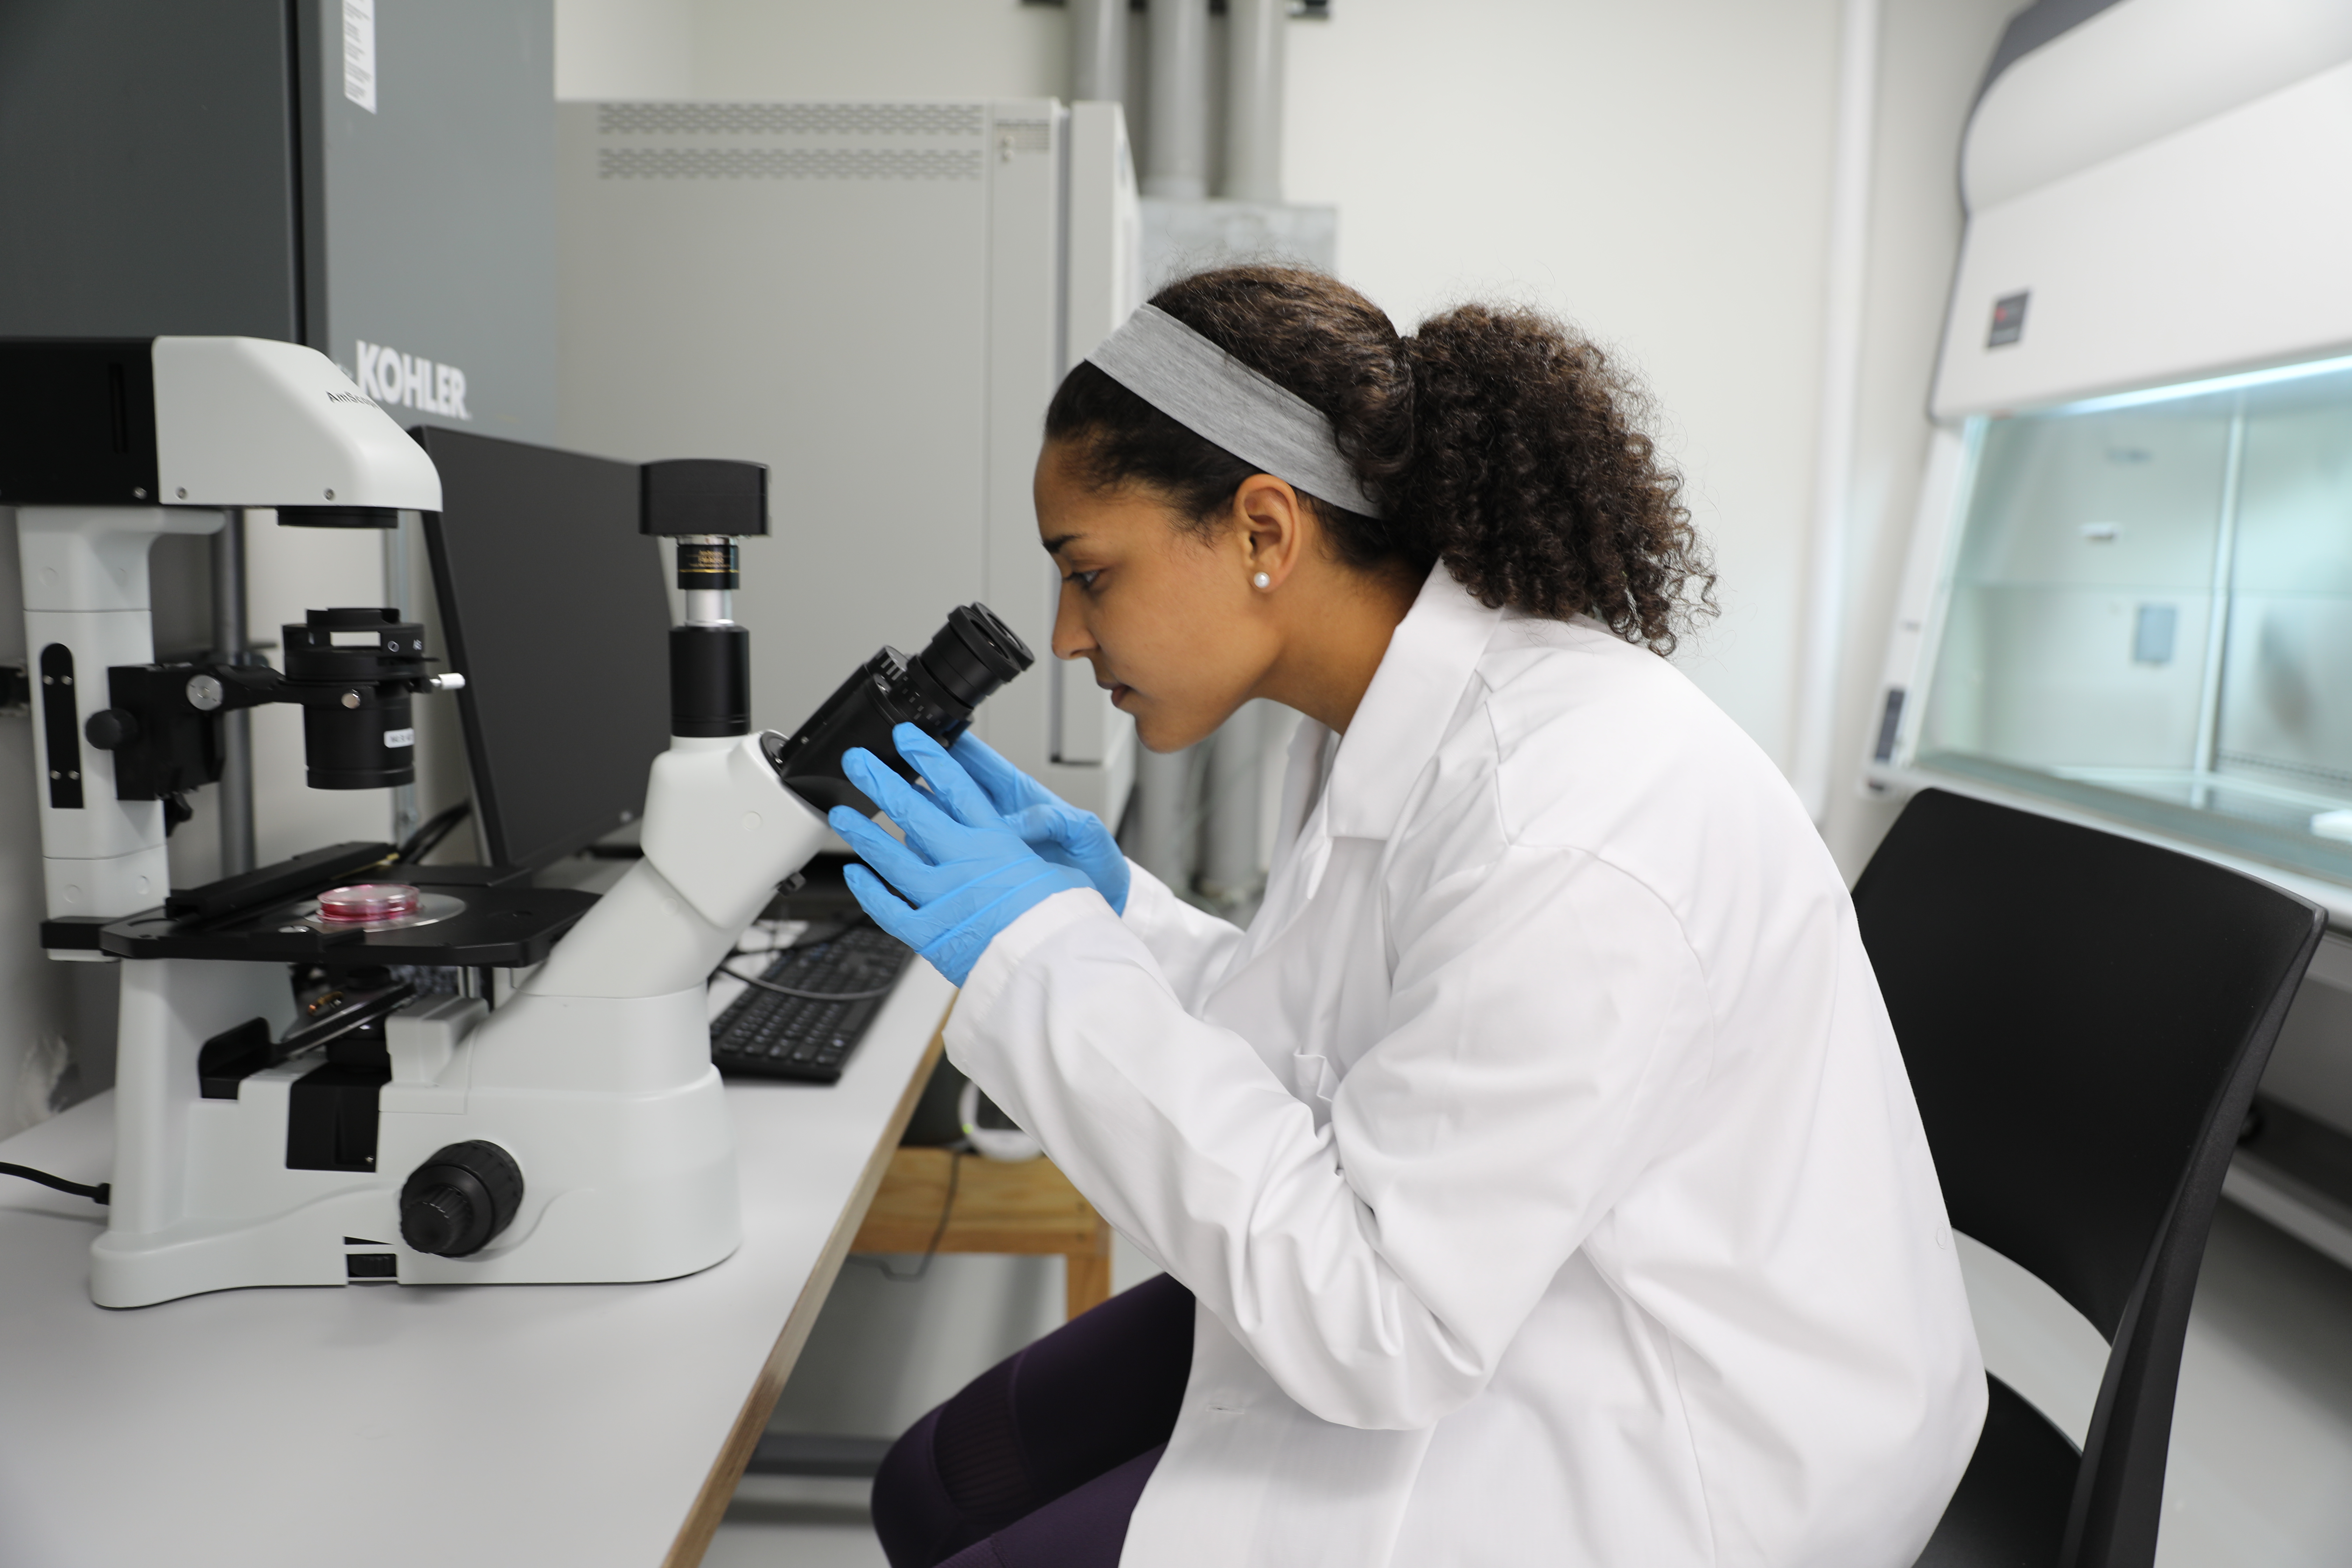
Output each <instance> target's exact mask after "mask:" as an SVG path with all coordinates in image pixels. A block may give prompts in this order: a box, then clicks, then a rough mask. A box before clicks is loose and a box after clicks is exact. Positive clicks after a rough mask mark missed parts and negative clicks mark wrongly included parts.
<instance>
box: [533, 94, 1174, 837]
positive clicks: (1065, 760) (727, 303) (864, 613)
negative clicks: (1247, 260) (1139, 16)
mask: <svg viewBox="0 0 2352 1568" xmlns="http://www.w3.org/2000/svg"><path fill="white" fill-rule="evenodd" d="M557 122H558V130H557V136H558V146H557V163H558V174H557V184H558V197H559V201H558V218H559V224H560V231H561V235H562V247H561V256H562V261H561V268H560V289H561V321H562V339H561V341H562V376H561V378H560V379H561V384H562V405H561V420H560V428H561V431H562V444H563V445H564V446H566V447H572V448H575V449H578V450H583V451H592V452H606V453H612V454H615V455H625V456H635V455H638V454H642V453H645V452H648V451H662V450H672V451H676V450H719V451H727V452H732V453H739V454H740V455H742V456H744V457H746V458H754V459H757V460H759V461H762V462H765V463H767V464H769V465H770V466H771V467H772V468H774V470H775V471H776V472H778V473H780V474H790V475H791V476H792V496H793V499H792V502H791V510H790V512H789V513H788V514H787V515H786V516H785V517H784V518H783V519H782V521H784V522H785V523H786V524H788V525H789V526H786V527H784V528H782V529H781V530H780V531H779V533H778V535H777V537H775V538H772V539H767V540H754V541H751V542H747V544H746V545H745V548H744V560H745V564H746V567H747V569H748V570H747V574H746V579H745V582H746V586H745V588H744V590H743V593H742V595H741V596H740V600H739V611H738V613H739V614H740V616H741V617H742V619H743V620H744V621H745V622H746V624H748V625H751V626H754V627H756V628H757V629H758V632H759V645H758V649H757V651H756V652H755V654H754V656H753V658H754V663H753V669H752V682H751V690H752V703H753V713H754V718H755V720H756V721H759V722H761V723H763V724H774V723H777V722H779V721H781V722H784V723H790V722H793V721H796V720H797V717H798V715H800V714H803V713H805V712H807V711H808V710H810V709H811V708H812V707H814V705H815V704H816V703H817V702H818V701H819V700H822V699H823V698H824V696H825V694H826V691H827V689H829V681H830V677H829V674H828V672H829V671H831V669H832V668H833V667H834V665H835V663H836V662H837V661H838V658H839V650H840V649H841V648H842V647H844V646H848V645H856V644H860V643H867V642H870V641H872V640H874V639H875V638H876V637H877V636H879V637H887V639H888V640H891V641H894V642H901V643H907V641H908V639H915V640H916V641H918V642H919V640H920V638H921V637H923V636H924V635H925V633H926V631H927V629H928V628H927V627H926V626H923V625H922V624H921V621H922V618H923V617H924V616H929V615H930V614H931V613H932V612H933V610H934V609H935V608H936V607H937V606H938V605H942V604H949V603H958V602H961V601H965V600H970V599H974V598H981V599H985V600H986V601H987V602H988V603H989V604H990V605H992V606H994V607H995V609H996V610H997V612H998V613H999V614H1001V615H1002V616H1003V617H1004V619H1005V621H1006V622H1007V623H1008V624H1009V625H1010V626H1011V627H1012V628H1013V631H1014V632H1015V633H1017V634H1018V635H1019V636H1020V637H1022V638H1023V639H1024V640H1025V641H1026V642H1028V643H1029V644H1030V645H1032V646H1033V647H1040V648H1042V647H1045V646H1046V645H1047V644H1048V643H1049V642H1050V639H1051V633H1052V616H1053V611H1054V604H1055V593H1056V590H1057V588H1058V583H1057V582H1056V579H1055V573H1054V571H1053V568H1052V566H1051V564H1050V563H1048V561H1047V560H1046V558H1045V553H1044V552H1043V551H1042V550H1041V549H1040V548H1039V547H1038V542H1037V531H1036V521H1035V513H1034V509H1033V507H1032V503H1031V498H1030V481H1031V475H1032V470H1033V468H1034V464H1035V461H1036V457H1037V448H1038V440H1039V436H1040V431H1041V428H1042V426H1043V422H1044V417H1045V405H1046V403H1047V401H1048V400H1049V399H1050V398H1051V397H1052V395H1053V392H1054V388H1055V385H1056V384H1058V383H1059V382H1060V379H1061V377H1062V374H1063V373H1064V372H1065V371H1066V369H1067V368H1068V367H1069V366H1070V365H1071V364H1073V363H1076V361H1077V360H1078V359H1080V358H1083V357H1084V356H1085V355H1086V354H1087V353H1088V352H1089V351H1090V350H1092V349H1093V347H1094V346H1095V344H1097V342H1101V340H1102V339H1103V338H1104V337H1105V336H1107V335H1108V333H1109V332H1110V331H1111V329H1112V328H1114V327H1116V326H1117V325H1118V323H1119V322H1120V321H1123V320H1125V319H1126V317H1127V315H1128V313H1129V311H1131V310H1133V309H1134V307H1135V306H1136V305H1137V304H1138V303H1139V302H1140V300H1141V292H1140V290H1141V261H1140V253H1139V245H1140V219H1139V208H1138V205H1137V195H1136V183H1135V174H1134V167H1133V161H1132V159H1131V157H1130V155H1129V150H1128V142H1127V134H1126V130H1125V121H1124V120H1123V118H1122V116H1121V114H1120V111H1119V108H1118V105H1117V104H1111V103H1079V104H1076V105H1070V106H1065V105H1063V104H1061V103H1058V102H1056V101H1054V100H1003V101H985V102H983V101H967V102H932V103H825V102H750V103H744V102H621V103H570V104H562V105H559V106H558V109H557ZM845 639H846V643H845ZM908 646H912V644H908ZM978 728H979V730H980V732H981V733H982V737H983V738H984V739H985V740H986V741H987V742H989V743H990V744H991V745H992V746H994V747H995V748H996V749H997V750H998V751H1000V752H1003V753H1004V755H1005V756H1007V757H1008V758H1010V759H1011V760H1012V761H1013V763H1015V764H1017V765H1018V766H1020V767H1021V768H1022V769H1023V770H1024V771H1025V772H1027V773H1031V774H1033V775H1034V777H1036V778H1037V779H1039V780H1040V781H1041V782H1043V783H1045V784H1047V785H1048V786H1049V787H1051V788H1052V789H1054V790H1055V792H1056V793H1057V794H1059V795H1062V796H1063V797H1064V798H1065V799H1066V800H1069V801H1071V802H1072V803H1073V804H1076V805H1081V806H1084V807H1086V808H1087V809H1089V810H1092V811H1095V812H1097V813H1099V814H1100V815H1102V816H1105V817H1107V818H1109V819H1110V820H1112V821H1114V822H1116V821H1117V820H1118V815H1119V812H1120V809H1121V807H1122V806H1123V805H1124V804H1125V802H1126V798H1127V795H1128V788H1129V783H1130V781H1131V780H1132V777H1133V773H1134V755H1133V753H1134V747H1133V744H1132V735H1133V726H1132V724H1131V723H1130V721H1129V720H1128V719H1127V718H1126V716H1125V715H1123V714H1121V713H1119V712H1118V710H1115V709H1113V708H1112V707H1111V706H1110V705H1109V701H1108V697H1107V695H1106V694H1105V693H1104V692H1103V691H1102V690H1100V689H1098V688H1097V687H1096V685H1095V684H1094V681H1093V680H1092V679H1091V678H1090V677H1089V676H1088V674H1087V671H1086V669H1085V668H1084V667H1083V666H1080V667H1076V668H1072V667H1069V666H1066V665H1063V664H1061V663H1060V662H1059V661H1055V663H1054V666H1053V668H1052V669H1051V671H1050V673H1049V674H1048V675H1047V677H1046V678H1045V679H1039V680H1035V681H1032V682H1027V683H1025V686H1024V689H1014V690H1012V691H1008V692H1006V693H1005V694H1004V695H1003V698H1001V699H1000V700H996V701H994V702H992V703H991V704H990V706H989V708H988V710H986V711H985V712H984V713H983V714H982V716H981V718H980V721H979V725H978Z"/></svg>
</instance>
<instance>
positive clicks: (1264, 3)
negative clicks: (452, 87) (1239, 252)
mask: <svg viewBox="0 0 2352 1568" xmlns="http://www.w3.org/2000/svg"><path fill="white" fill-rule="evenodd" d="M1289 27H1290V4H1289V0H1228V3H1227V5H1226V7H1225V28H1226V35H1225V41H1226V44H1227V47H1228V48H1229V50H1230V69H1229V70H1228V72H1227V75H1226V78H1225V191H1224V194H1225V195H1227V196H1229V197H1231V198H1232V199H1233V200H1234V201H1237V202H1266V203H1276V202H1279V201H1281V200H1282V93H1283V58H1282V50H1283V40H1284V39H1285V37H1287V36H1288V33H1289Z"/></svg>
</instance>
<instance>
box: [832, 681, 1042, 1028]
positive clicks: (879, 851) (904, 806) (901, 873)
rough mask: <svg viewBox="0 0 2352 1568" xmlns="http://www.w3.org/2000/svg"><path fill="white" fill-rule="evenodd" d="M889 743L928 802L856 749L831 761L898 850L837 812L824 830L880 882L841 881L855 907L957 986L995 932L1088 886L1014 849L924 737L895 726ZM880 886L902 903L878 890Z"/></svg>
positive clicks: (982, 800) (981, 799) (967, 783)
mask: <svg viewBox="0 0 2352 1568" xmlns="http://www.w3.org/2000/svg"><path fill="white" fill-rule="evenodd" d="M910 737H911V739H910ZM891 739H892V740H893V741H895V742H898V754H899V755H900V756H902V757H904V758H906V759H907V761H908V763H911V764H913V766H914V769H915V771H916V772H917V773H920V774H921V775H922V777H923V781H924V782H925V783H926V784H929V785H930V793H929V794H928V795H926V794H924V793H923V792H921V791H919V790H917V789H916V788H915V786H914V785H912V784H908V782H907V781H906V780H905V779H903V778H900V777H899V776H898V774H897V773H894V772H892V771H891V770H890V769H889V768H888V767H887V766H886V765H885V764H884V763H883V762H882V761H881V759H880V758H878V757H877V756H876V755H875V754H874V753H873V752H869V751H867V750H866V748H865V747H863V746H859V747H856V748H853V749H852V750H851V751H850V752H848V754H846V755H845V756H844V757H843V758H842V759H841V769H842V772H843V773H846V774H847V775H848V777H849V782H850V783H851V784H856V786H857V787H858V788H859V789H861V790H863V791H865V792H866V798H867V799H868V800H871V801H873V802H875V803H876V804H877V805H879V806H881V808H882V809H883V811H884V812H885V813H887V815H888V816H889V817H890V820H891V821H893V822H895V823H897V824H898V827H899V830H900V831H901V832H903V833H905V834H906V836H907V841H906V842H905V843H904V844H901V843H899V842H898V840H897V839H895V838H893V837H890V836H889V835H888V834H887V833H885V832H883V831H882V830H881V829H880V828H879V827H877V826H875V825H874V824H873V823H872V822H870V821H869V820H867V819H866V818H865V817H863V816H858V815H857V813H856V812H855V811H852V810H850V809H849V808H848V807H847V806H844V805H836V806H835V807H834V808H833V810H832V811H831V812H830V813H828V814H827V815H826V818H825V820H826V821H828V822H830V823H831V824H832V825H833V830H834V831H835V833H838V834H840V835H841V836H842V837H844V838H845V839H847V840H848V841H849V847H851V848H852V849H855V850H856V851H857V854H858V856H859V858H861V859H863V860H865V862H866V866H871V867H873V868H875V870H876V871H879V872H881V874H882V877H881V878H877V877H876V876H875V875H874V872H873V871H868V870H867V869H866V866H852V867H849V868H847V869H846V870H845V872H844V875H845V878H846V879H847V880H848V883H849V890H850V892H851V893H852V894H853V895H855V896H856V900H857V902H858V905H859V906H860V907H861V908H863V909H864V910H866V913H867V914H869V915H871V916H873V917H874V923H875V924H876V925H878V926H880V927H881V928H882V929H883V930H884V931H888V932H889V933H890V934H891V935H892V936H895V937H897V938H898V940H899V941H900V942H905V943H906V944H907V945H908V947H911V948H913V949H914V950H915V951H916V952H919V953H921V954H922V955H923V957H924V958H925V959H927V960H929V963H930V965H931V967H932V968H934V969H936V970H938V971H939V972H940V973H941V974H944V975H946V976H947V977H948V978H949V979H950V980H952V981H954V982H955V983H956V984H958V985H961V984H963V983H964V982H965V981H966V980H967V979H969V978H970V977H971V966H972V965H973V964H975V963H979V962H980V955H981V954H982V953H983V952H987V951H988V944H989V943H990V942H993V941H995V940H996V933H997V932H999V931H1003V929H1004V928H1005V927H1006V926H1009V925H1011V924H1012V923H1013V921H1016V920H1019V919H1020V918H1021V917H1022V916H1023V915H1024V914H1026V913H1027V912H1028V911H1029V910H1031V909H1032V908H1034V907H1035V906H1036V905H1038V904H1040V903H1043V902H1044V901H1045V900H1047V899H1050V898H1052V897H1053V896H1054V895H1055V893H1058V892H1061V891H1063V890H1064V889H1071V888H1084V887H1087V885H1088V883H1087V879H1086V877H1085V876H1084V875H1083V874H1082V873H1080V872H1078V871H1076V870H1075V869H1073V868H1070V867H1067V866H1056V865H1054V864H1052V863H1051V862H1049V861H1047V860H1045V858H1042V857H1040V856H1039V855H1038V853H1037V852H1036V851H1035V850H1034V849H1032V848H1030V847H1029V846H1028V845H1027V844H1025V843H1024V842H1022V839H1021V836H1020V835H1019V834H1018V833H1016V832H1014V831H1013V826H1012V825H1011V824H1009V823H1007V822H1006V821H1005V820H1004V819H1003V816H1000V815H998V813H997V811H996V808H995V806H994V805H992V804H991V802H990V801H989V798H988V796H987V795H984V794H983V793H982V791H981V788H980V786H979V785H978V784H974V783H972V782H971V774H969V773H965V772H964V771H963V769H962V768H961V766H959V765H958V764H957V763H956V761H955V759H954V758H952V757H950V756H949V755H948V754H947V752H943V751H941V750H940V747H939V743H938V742H935V741H933V740H931V738H930V737H929V736H928V735H925V734H924V733H923V732H922V731H919V730H918V729H916V728H915V727H914V726H913V725H911V724H901V725H899V726H898V729H897V730H896V731H893V732H892V735H891ZM883 878H887V879H888V880H889V882H890V887H894V888H896V889H898V894H903V895H904V897H903V898H901V897H898V896H897V895H894V894H893V893H892V892H891V890H890V888H886V887H884V886H883V885H882V879H883Z"/></svg>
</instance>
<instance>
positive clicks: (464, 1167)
mask: <svg viewBox="0 0 2352 1568" xmlns="http://www.w3.org/2000/svg"><path fill="white" fill-rule="evenodd" d="M521 1206H522V1168H521V1167H520V1166H519V1165H517V1164H516V1163H514V1156H513V1155H511V1154H509V1153H508V1152H506V1151H505V1150H503V1149H501V1148H499V1146H498V1145H497V1144H495V1143H488V1142H482V1141H481V1140H480V1139H475V1140H472V1141H471V1142H465V1143H452V1144H450V1145H449V1146H448V1147H447V1148H446V1149H443V1150H442V1151H441V1152H438V1153H436V1154H435V1155H434V1156H433V1157H432V1158H431V1159H429V1160H427V1161H425V1163H423V1164H422V1165H419V1166H417V1167H416V1169H415V1171H414V1172H413V1173H410V1175H409V1178H408V1180H407V1181H406V1182H405V1183H404V1184H402V1186H401V1189H400V1239H401V1240H403V1241H404V1242H406V1243H407V1244H408V1245H409V1246H410V1247H414V1248H415V1249H416V1250H417V1251H419V1252H426V1253H431V1254H433V1255H435V1256H436V1257H440V1258H466V1257H469V1256H471V1255H472V1254H474V1253H477V1252H479V1251H480V1250H481V1249H482V1248H483V1247H488V1245H489V1244H490V1242H491V1240H492V1239H493V1238H495V1237H497V1236H498V1234H499V1232H500V1231H502V1230H504V1229H506V1227H507V1226H509V1225H511V1224H513V1223H514V1216H515V1211H516V1210H517V1209H519V1208H520V1207H521Z"/></svg>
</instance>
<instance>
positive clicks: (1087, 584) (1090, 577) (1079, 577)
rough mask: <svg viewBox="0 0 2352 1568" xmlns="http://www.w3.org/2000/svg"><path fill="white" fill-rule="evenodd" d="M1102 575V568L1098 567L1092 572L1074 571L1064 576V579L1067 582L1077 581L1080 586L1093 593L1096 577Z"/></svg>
mask: <svg viewBox="0 0 2352 1568" xmlns="http://www.w3.org/2000/svg"><path fill="white" fill-rule="evenodd" d="M1101 575H1102V569H1101V568H1100V567H1097V568H1096V569H1095V570H1094V571H1092V572H1073V573H1071V574H1069V575H1068V576H1067V577H1066V578H1064V579H1063V581H1064V582H1066V583H1076V584H1077V585H1078V586H1079V587H1081V588H1083V589H1085V590H1086V591H1087V593H1089V594H1091V593H1093V592H1094V589H1095V579H1096V578H1097V577H1099V576H1101Z"/></svg>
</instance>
